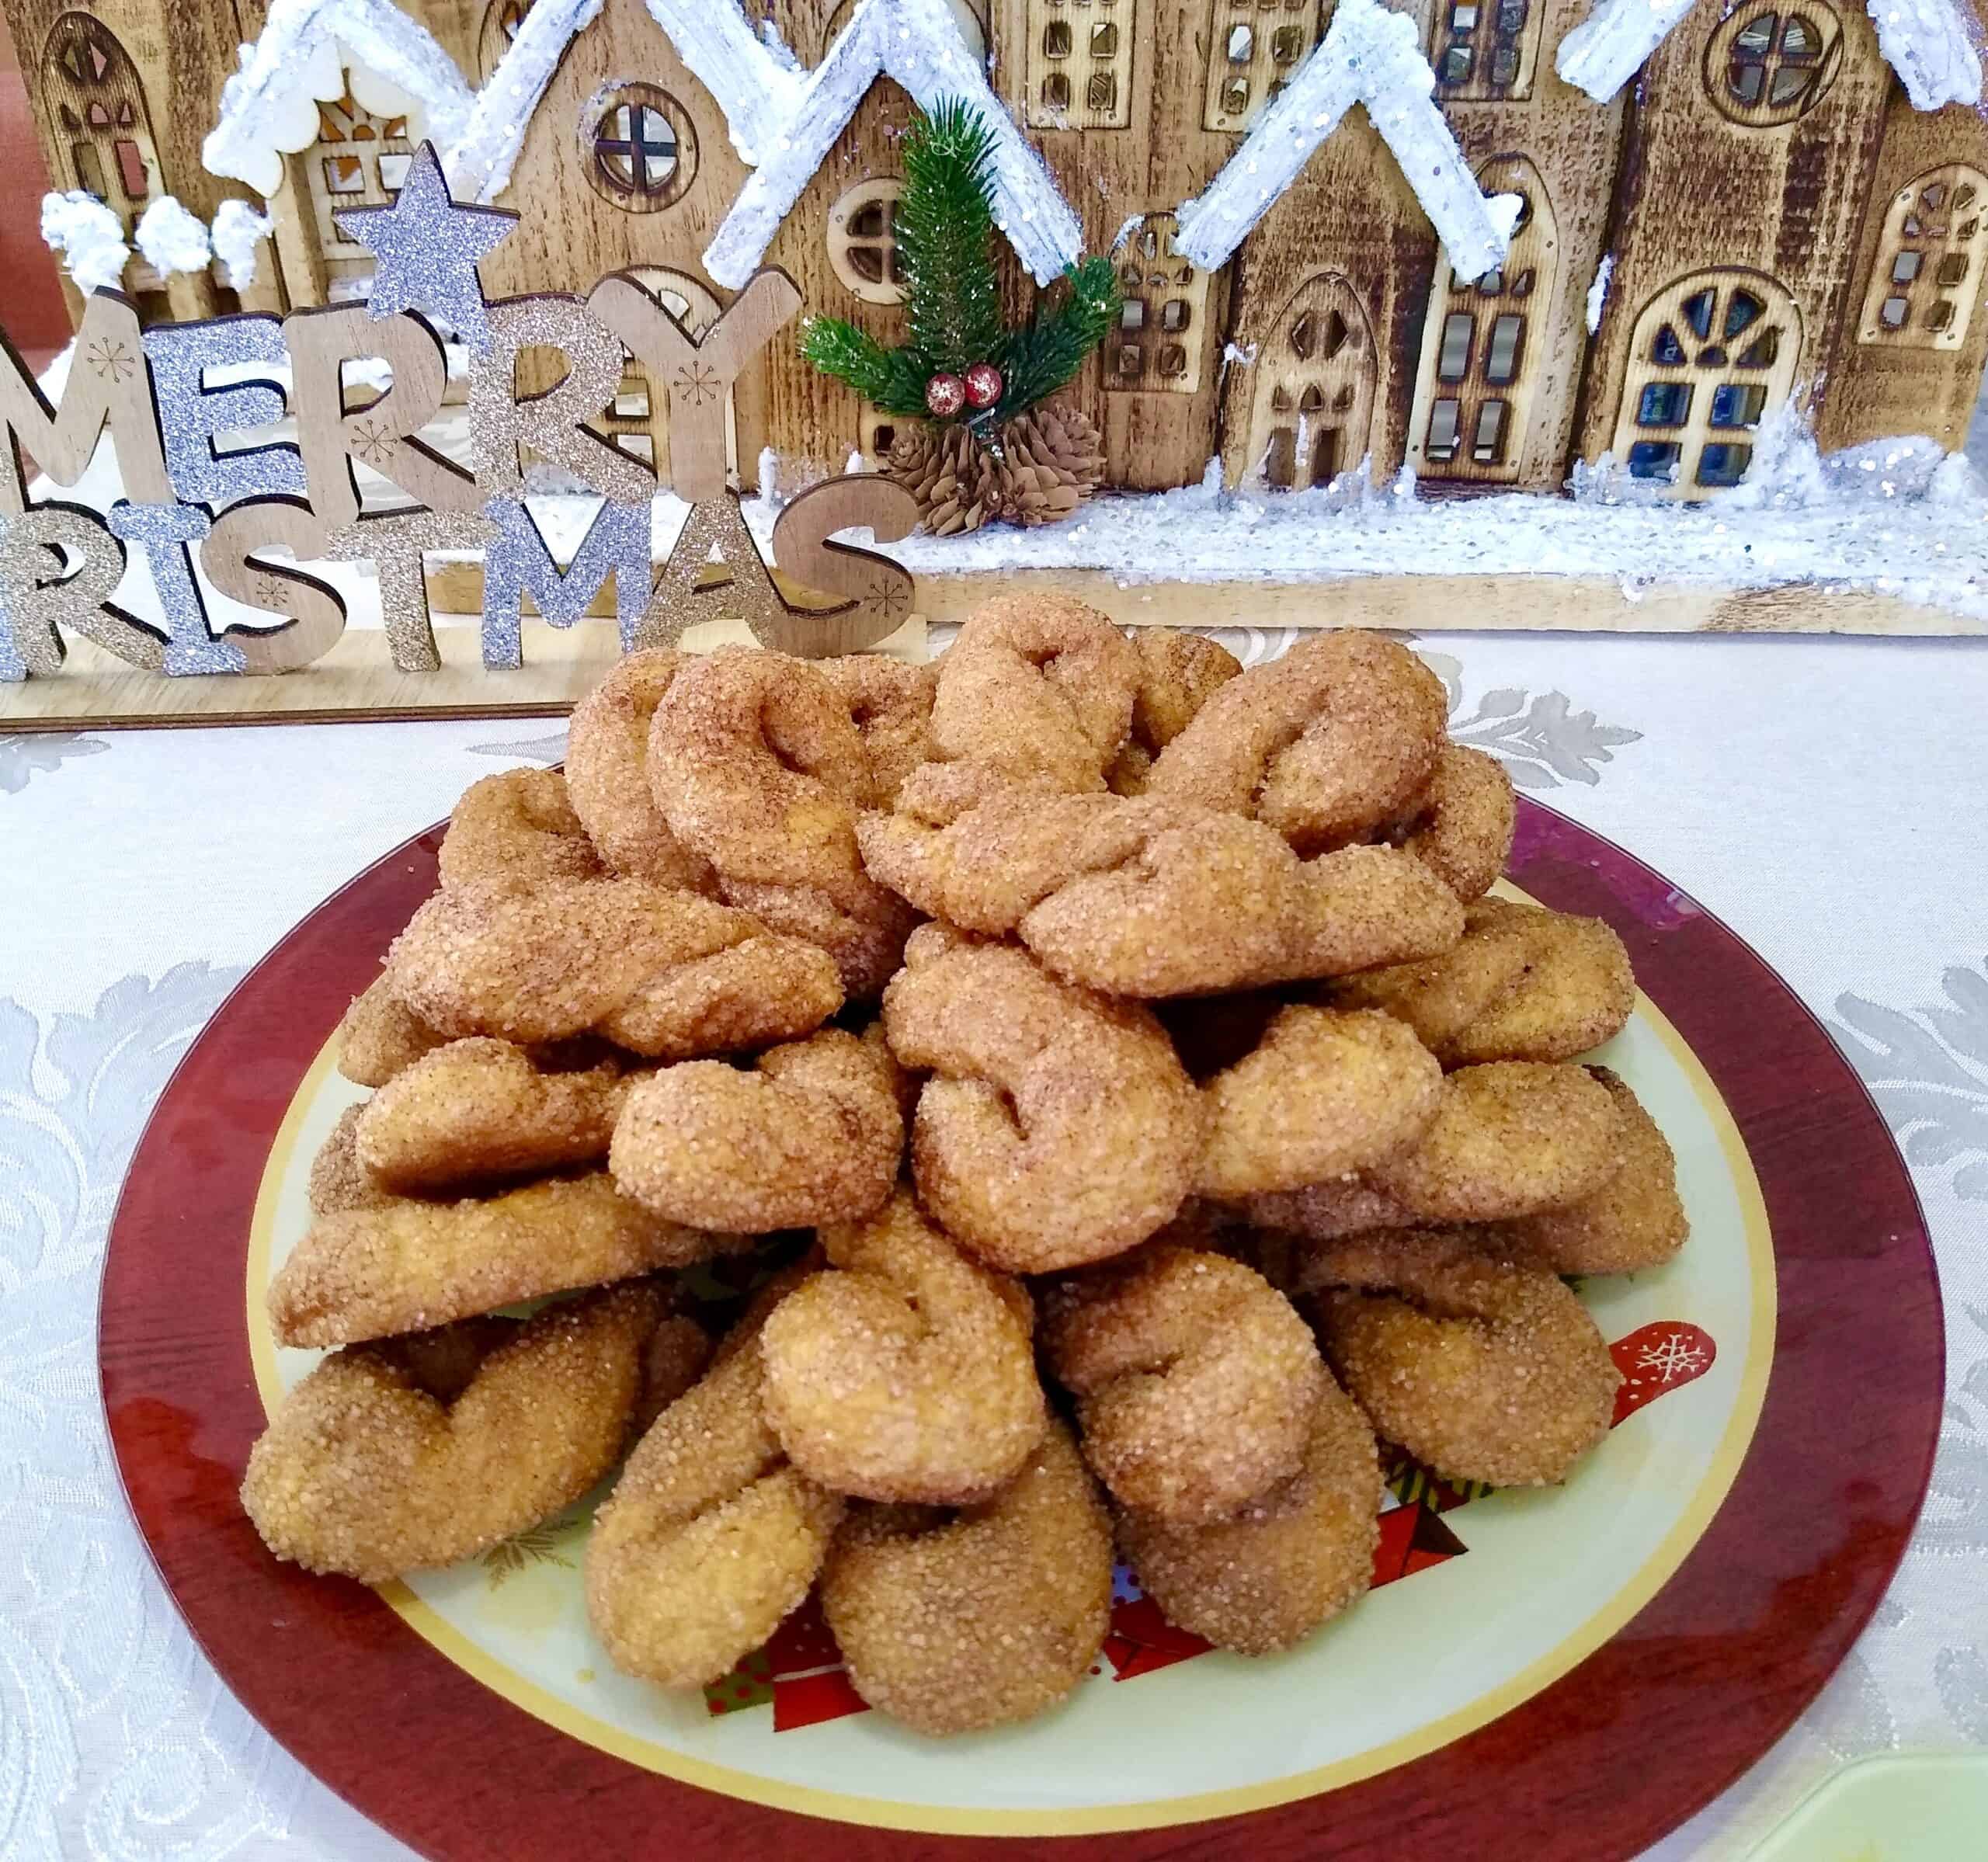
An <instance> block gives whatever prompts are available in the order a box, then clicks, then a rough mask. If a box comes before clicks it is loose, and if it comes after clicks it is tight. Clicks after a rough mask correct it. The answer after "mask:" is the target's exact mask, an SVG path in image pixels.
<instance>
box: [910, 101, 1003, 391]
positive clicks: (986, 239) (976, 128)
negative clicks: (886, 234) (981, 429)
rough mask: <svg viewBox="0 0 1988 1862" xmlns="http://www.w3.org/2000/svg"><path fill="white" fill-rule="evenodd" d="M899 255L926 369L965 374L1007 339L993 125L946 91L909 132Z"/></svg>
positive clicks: (915, 349)
mask: <svg viewBox="0 0 1988 1862" xmlns="http://www.w3.org/2000/svg"><path fill="white" fill-rule="evenodd" d="M899 152H900V154H901V155H902V158H903V162H904V195H903V197H902V199H901V200H899V201H898V215H897V244H898V263H899V264H900V265H901V266H902V267H903V268H904V277H905V311H906V312H907V314H908V315H909V321H910V323H911V343H910V348H911V349H912V353H913V354H914V355H915V356H916V358H917V360H918V362H919V364H920V365H921V366H923V369H924V370H925V373H926V375H927V376H931V375H937V374H939V373H941V372H944V373H947V374H949V375H960V374H964V373H965V372H966V370H968V369H969V368H970V367H971V366H972V365H973V364H974V363H976V362H988V361H991V360H992V359H993V356H994V351H995V349H996V346H997V345H998V344H999V342H1000V341H1001V337H1002V328H1001V284H1000V280H999V279H998V278H997V277H996V276H995V272H994V256H993V246H994V205H993V201H994V183H993V180H992V176H991V175H989V172H988V171H989V168H990V167H991V166H992V163H993V160H994V132H993V131H992V130H991V129H989V127H987V124H986V123H985V122H984V121H983V120H982V117H981V115H980V113H979V112H978V110H976V109H974V108H973V106H971V104H968V103H963V102H961V101H960V100H959V99H958V98H956V97H948V98H946V99H943V100H942V101H941V102H940V105H939V106H938V108H937V109H935V110H933V113H931V115H930V116H923V115H921V116H919V117H918V119H917V120H916V121H915V122H914V123H912V126H911V127H910V128H909V130H907V131H906V132H905V138H904V141H903V142H902V144H900V148H899Z"/></svg>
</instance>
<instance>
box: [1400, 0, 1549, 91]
mask: <svg viewBox="0 0 1988 1862" xmlns="http://www.w3.org/2000/svg"><path fill="white" fill-rule="evenodd" d="M1545 15H1546V0H1436V5H1435V18H1434V26H1433V30H1431V32H1430V39H1429V62H1430V64H1431V65H1432V66H1433V67H1434V69H1435V73H1436V95H1437V97H1439V98H1440V99H1441V100H1442V101H1443V102H1445V103H1489V102H1499V101H1501V100H1503V99H1505V98H1507V97H1511V98H1520V99H1524V98H1527V97H1530V96H1531V95H1532V76H1533V70H1534V66H1536V65H1537V64H1538V61H1539V33H1540V24H1541V21H1542V20H1543V19H1545Z"/></svg>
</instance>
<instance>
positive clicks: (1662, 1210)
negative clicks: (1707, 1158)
mask: <svg viewBox="0 0 1988 1862" xmlns="http://www.w3.org/2000/svg"><path fill="white" fill-rule="evenodd" d="M1588 1072H1590V1074H1592V1075H1594V1078H1595V1079H1597V1080H1599V1081H1600V1082H1601V1084H1602V1085H1603V1086H1604V1087H1606V1088H1607V1091H1608V1096H1609V1097H1610V1098H1611V1099H1613V1100H1614V1102H1615V1110H1616V1111H1617V1112H1618V1113H1619V1114H1620V1115H1621V1120H1622V1139H1621V1159H1622V1164H1621V1169H1618V1171H1616V1172H1615V1173H1614V1175H1613V1176H1611V1177H1610V1178H1609V1179H1607V1182H1606V1183H1604V1184H1603V1185H1602V1186H1601V1187H1600V1189H1598V1190H1595V1191H1594V1192H1593V1193H1591V1194H1590V1195H1588V1196H1585V1197H1583V1198H1582V1199H1581V1200H1580V1201H1579V1202H1577V1203H1573V1204H1567V1205H1566V1206H1565V1207H1560V1208H1555V1209H1542V1210H1541V1211H1538V1213H1537V1214H1533V1215H1528V1216H1522V1217H1520V1218H1516V1219H1515V1220H1513V1221H1507V1222H1501V1223H1499V1224H1497V1225H1496V1227H1495V1228H1494V1229H1493V1231H1491V1234H1490V1237H1489V1238H1490V1240H1491V1242H1492V1245H1493V1246H1496V1247H1498V1248H1500V1249H1507V1250H1509V1251H1510V1252H1511V1253H1512V1254H1513V1255H1514V1257H1515V1258H1517V1259H1521V1260H1536V1261H1539V1262H1541V1263H1544V1264H1545V1266H1548V1267H1551V1268H1552V1270H1553V1271H1554V1272H1555V1273H1635V1272H1636V1271H1637V1270H1639V1269H1640V1268H1644V1267H1656V1266H1662V1265H1663V1263H1664V1262H1666V1261H1667V1260H1669V1259H1670V1257H1671V1256H1673V1255H1674V1254H1675V1253H1676V1252H1677V1250H1678V1249H1680V1248H1681V1247H1683V1246H1684V1242H1685V1239H1686V1238H1687V1235H1689V1234H1690V1232H1691V1225H1690V1224H1689V1223H1688V1222H1687V1221H1686V1220H1685V1218H1684V1204H1683V1203H1682V1202H1681V1201H1680V1200H1679V1198H1678V1195H1677V1159H1676V1157H1675V1156H1674V1155H1673V1154H1672V1152H1671V1149H1670V1141H1668V1140H1667V1138H1665V1137H1664V1135H1663V1133H1662V1132H1661V1131H1660V1130H1658V1128H1657V1124H1656V1120H1655V1119H1653V1118H1652V1117H1650V1115H1649V1113H1648V1112H1646V1110H1644V1109H1643V1106H1642V1103H1641V1102H1640V1101H1639V1100H1638V1099H1637V1097H1636V1096H1635V1093H1632V1092H1631V1091H1630V1090H1629V1088H1628V1085H1627V1084H1626V1083H1625V1082H1624V1081H1622V1080H1621V1079H1618V1078H1617V1077H1616V1076H1615V1075H1614V1074H1612V1073H1611V1072H1609V1071H1608V1069H1607V1068H1605V1067H1591V1068H1589V1069H1588Z"/></svg>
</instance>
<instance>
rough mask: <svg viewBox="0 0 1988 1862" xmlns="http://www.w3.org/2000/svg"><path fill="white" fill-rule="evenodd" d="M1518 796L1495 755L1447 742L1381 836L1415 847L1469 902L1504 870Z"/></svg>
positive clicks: (1406, 847)
mask: <svg viewBox="0 0 1988 1862" xmlns="http://www.w3.org/2000/svg"><path fill="white" fill-rule="evenodd" d="M1517 826H1518V797H1517V796H1516V795H1515V794H1514V793H1513V791H1512V779H1511V778H1510V776H1507V774H1506V773H1505V766H1504V765H1503V763H1500V762H1499V760H1498V759H1497V758H1496V757H1495V756H1487V755H1486V753H1485V752H1483V751H1482V750H1472V749H1467V748H1466V747H1465V745H1461V744H1448V743H1446V744H1444V745H1443V747H1442V748H1441V749H1440V750H1438V751H1437V752H1436V763H1435V766H1434V769H1431V770H1430V773H1429V780H1428V781H1427V783H1424V784H1423V787H1422V790H1421V792H1420V794H1418V795H1417V796H1416V798H1415V800H1414V801H1413V803H1411V804H1409V809H1408V811H1407V813H1406V815H1403V816H1402V818H1400V819H1399V821H1396V822H1392V823H1391V824H1390V825H1388V828H1387V829H1386V830H1385V832H1384V833H1383V835H1382V838H1383V839H1385V840H1387V841H1388V842H1391V843H1392V845H1394V846H1397V847H1400V848H1402V849H1404V850H1405V851H1406V852H1408V853H1413V855H1414V856H1415V857H1416V859H1417V860H1420V861H1421V862H1422V863H1423V865H1424V866H1425V867H1428V868H1429V870H1430V871H1431V872H1432V873H1434V874H1435V875H1436V876H1437V877H1438V878H1439V879H1441V881H1442V882H1443V884H1444V885H1446V886H1448V888H1450V889H1451V891H1453V892H1455V894H1456V895H1457V897H1458V898H1460V899H1461V900H1462V901H1464V903H1465V905H1468V904H1469V902H1470V901H1472V899H1474V898H1478V897H1479V896H1480V895H1482V894H1483V893H1485V892H1486V891H1489V889H1490V886H1491V882H1492V881H1493V880H1495V879H1496V877H1498V875H1499V874H1500V873H1502V872H1503V871H1504V870H1505V862H1506V860H1507V859H1508V858H1509V857H1510V854H1511V851H1512V835H1513V833H1514V831H1515V830H1516V829H1517Z"/></svg>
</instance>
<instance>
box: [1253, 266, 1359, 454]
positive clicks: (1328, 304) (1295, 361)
mask: <svg viewBox="0 0 1988 1862" xmlns="http://www.w3.org/2000/svg"><path fill="white" fill-rule="evenodd" d="M1255 373H1256V394H1255V397H1254V399H1253V402H1252V404H1251V406H1250V410H1249V464H1250V467H1251V470H1252V471H1254V472H1258V473H1260V474H1261V476H1262V478H1263V482H1264V483H1265V484H1266V485H1268V486H1270V488H1272V489H1274V490H1277V491H1304V490H1305V489H1307V488H1309V487H1311V486H1313V485H1328V484H1329V483H1330V482H1331V481H1333V479H1334V478H1336V477H1337V476H1338V475H1339V474H1340V473H1341V472H1343V471H1348V470H1350V468H1351V467H1354V466H1357V464H1359V463H1360V461H1361V460H1362V459H1363V458H1364V457H1365V456H1366V453H1367V450H1368V444H1369V442H1370V439H1371V434H1372V431H1373V425H1374V399H1375V385H1376V383H1377V381H1378V375H1379V366H1378V363H1377V361H1376V360H1375V354H1374V336H1373V332H1372V330H1371V328H1369V327H1368V321H1367V313H1366V311H1365V310H1364V308H1363V307H1361V302H1360V299H1359V297H1358V296H1357V294H1355V292H1354V289H1353V287H1352V285H1351V284H1350V283H1349V282H1348V281H1347V278H1346V277H1345V276H1344V275H1343V273H1339V272H1318V273H1314V274H1313V275H1312V276H1311V277H1310V278H1309V279H1307V280H1305V283H1303V284H1302V285H1301V286H1300V287H1298V291H1297V293H1296V294H1295V296H1294V297H1292V298H1291V301H1290V303H1288V304H1286V305H1285V306H1284V312H1283V314H1282V315H1281V316H1280V317H1279V318H1277V327H1276V328H1275V330H1274V332H1273V333H1272V334H1271V335H1270V337H1269V338H1268V339H1267V340H1266V341H1265V342H1264V343H1263V346H1262V347H1261V348H1260V349H1259V351H1258V353H1257V356H1256V370H1255Z"/></svg>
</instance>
